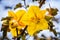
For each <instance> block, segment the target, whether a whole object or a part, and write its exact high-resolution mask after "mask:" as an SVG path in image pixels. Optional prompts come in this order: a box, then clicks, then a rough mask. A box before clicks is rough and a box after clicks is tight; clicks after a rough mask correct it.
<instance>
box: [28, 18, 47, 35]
mask: <svg viewBox="0 0 60 40" xmlns="http://www.w3.org/2000/svg"><path fill="white" fill-rule="evenodd" d="M46 29H48V22H47V21H46V20H45V19H41V20H39V22H38V23H37V20H36V21H35V22H30V24H29V25H28V28H27V31H28V34H29V35H31V36H33V34H34V33H35V32H37V31H40V30H46Z"/></svg>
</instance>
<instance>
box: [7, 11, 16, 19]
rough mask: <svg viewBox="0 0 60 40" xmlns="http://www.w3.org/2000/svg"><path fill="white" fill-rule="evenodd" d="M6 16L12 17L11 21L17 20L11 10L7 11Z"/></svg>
mask: <svg viewBox="0 0 60 40" xmlns="http://www.w3.org/2000/svg"><path fill="white" fill-rule="evenodd" d="M8 16H10V17H13V19H17V16H16V15H15V13H14V12H13V11H11V10H9V11H8Z"/></svg>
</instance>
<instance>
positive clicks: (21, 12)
mask: <svg viewBox="0 0 60 40" xmlns="http://www.w3.org/2000/svg"><path fill="white" fill-rule="evenodd" d="M15 13H16V15H17V18H18V20H20V19H21V18H22V16H23V15H24V14H25V13H26V11H25V10H17V11H16V12H15Z"/></svg>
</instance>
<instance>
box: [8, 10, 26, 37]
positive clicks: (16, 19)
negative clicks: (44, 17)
mask: <svg viewBox="0 0 60 40" xmlns="http://www.w3.org/2000/svg"><path fill="white" fill-rule="evenodd" d="M25 13H26V11H25V10H17V11H15V12H13V11H11V10H10V11H8V16H10V17H13V18H12V20H11V21H10V22H9V28H10V30H11V33H12V35H13V36H17V32H16V28H18V34H20V29H22V28H24V27H25V25H24V24H23V23H22V22H21V21H20V20H21V18H22V16H23V15H24V14H25Z"/></svg>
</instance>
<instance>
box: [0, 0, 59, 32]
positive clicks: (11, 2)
mask: <svg viewBox="0 0 60 40" xmlns="http://www.w3.org/2000/svg"><path fill="white" fill-rule="evenodd" d="M17 3H22V4H23V5H24V3H23V1H21V0H1V1H0V20H1V18H2V17H5V16H7V12H8V9H5V6H10V7H11V8H12V9H13V8H14V6H15V5H16V4H17ZM30 3H32V0H26V4H30ZM35 4H36V3H35ZM49 4H50V5H51V7H53V8H58V10H59V12H58V14H57V15H56V16H55V17H56V18H58V19H59V23H56V22H55V21H53V22H54V25H55V27H57V31H59V30H60V26H59V25H60V0H47V1H46V4H45V5H43V7H42V9H45V8H49ZM0 29H1V21H0Z"/></svg>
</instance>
